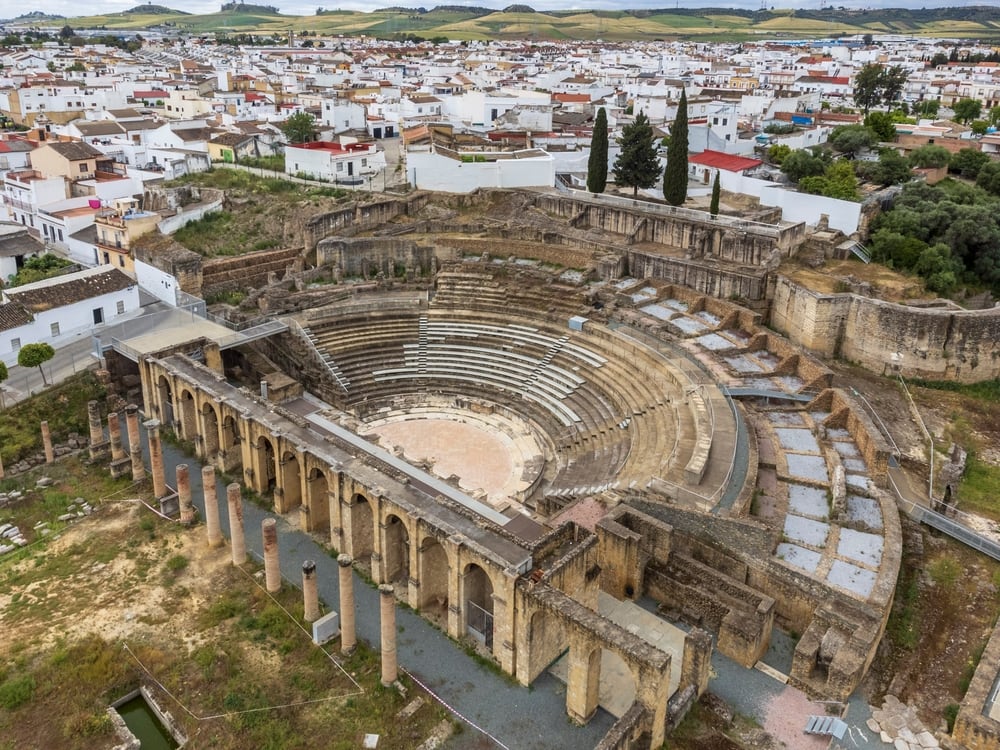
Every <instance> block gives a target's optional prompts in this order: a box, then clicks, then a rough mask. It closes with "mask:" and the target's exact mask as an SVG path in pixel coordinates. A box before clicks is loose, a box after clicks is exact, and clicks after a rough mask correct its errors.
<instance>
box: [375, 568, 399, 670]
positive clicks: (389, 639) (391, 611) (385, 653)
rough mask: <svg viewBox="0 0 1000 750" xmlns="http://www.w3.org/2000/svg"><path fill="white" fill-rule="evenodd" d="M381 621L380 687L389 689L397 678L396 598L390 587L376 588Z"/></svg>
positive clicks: (385, 584) (383, 585)
mask: <svg viewBox="0 0 1000 750" xmlns="http://www.w3.org/2000/svg"><path fill="white" fill-rule="evenodd" d="M378 593H379V609H380V610H381V615H382V618H381V621H382V686H383V687H389V686H390V685H392V683H394V682H395V681H396V678H397V677H398V674H397V671H396V597H395V595H394V590H393V588H392V586H390V585H389V584H387V583H383V584H382V585H381V586H379V587H378Z"/></svg>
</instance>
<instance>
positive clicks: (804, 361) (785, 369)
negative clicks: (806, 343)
mask: <svg viewBox="0 0 1000 750" xmlns="http://www.w3.org/2000/svg"><path fill="white" fill-rule="evenodd" d="M748 348H749V349H750V350H751V351H761V350H766V351H769V352H771V353H772V354H774V355H775V356H777V357H778V359H779V360H780V361H779V363H778V365H777V367H775V373H776V374H778V375H795V376H796V377H798V378H800V379H801V380H802V382H803V387H804V388H806V389H807V390H822V389H824V388H829V386H830V384H831V383H832V382H833V372H832V371H831V370H830V368H829V367H827V366H826V365H824V364H822V363H820V362H819V361H817V360H816V359H814V358H813V357H810V356H809V355H808V354H804V353H803V352H802V350H801V349H800V348H799V347H797V346H795V345H794V344H792V343H791V342H790V341H789V340H788V339H786V338H785V337H784V336H778V335H776V334H774V333H770V332H768V333H758V334H757V335H756V336H754V337H753V338H752V339H750V344H749V346H748Z"/></svg>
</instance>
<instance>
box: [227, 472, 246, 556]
mask: <svg viewBox="0 0 1000 750" xmlns="http://www.w3.org/2000/svg"><path fill="white" fill-rule="evenodd" d="M226 501H227V502H228V503H229V534H230V537H231V539H232V541H231V544H232V548H233V565H242V564H243V563H245V562H246V561H247V540H246V536H245V535H244V532H243V496H242V495H241V494H240V486H239V484H237V483H236V482H233V483H232V484H231V485H229V486H228V487H226Z"/></svg>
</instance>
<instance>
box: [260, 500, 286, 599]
mask: <svg viewBox="0 0 1000 750" xmlns="http://www.w3.org/2000/svg"><path fill="white" fill-rule="evenodd" d="M260 533H261V536H263V537H264V584H265V586H266V588H267V590H268V591H269V592H270V593H272V594H273V593H275V592H276V591H280V590H281V563H280V561H279V560H278V522H277V521H276V520H274V519H273V518H265V519H264V520H263V521H261V522H260Z"/></svg>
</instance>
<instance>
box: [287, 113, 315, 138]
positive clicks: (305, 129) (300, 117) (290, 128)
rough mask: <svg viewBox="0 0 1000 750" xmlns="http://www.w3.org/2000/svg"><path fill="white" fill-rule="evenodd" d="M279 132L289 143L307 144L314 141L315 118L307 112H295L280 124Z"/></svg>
mask: <svg viewBox="0 0 1000 750" xmlns="http://www.w3.org/2000/svg"><path fill="white" fill-rule="evenodd" d="M281 132H282V133H284V134H285V138H287V139H288V142H289V143H309V142H310V141H314V140H316V118H315V117H313V116H312V115H311V114H309V113H308V112H296V113H295V114H294V115H292V116H291V117H289V118H288V119H287V120H285V121H284V122H283V123H282V124H281Z"/></svg>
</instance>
